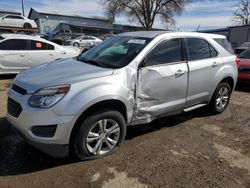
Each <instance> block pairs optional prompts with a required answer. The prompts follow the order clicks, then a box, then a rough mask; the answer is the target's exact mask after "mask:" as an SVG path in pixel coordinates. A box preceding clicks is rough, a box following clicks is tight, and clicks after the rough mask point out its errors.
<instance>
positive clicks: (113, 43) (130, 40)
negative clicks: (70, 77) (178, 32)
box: [79, 36, 151, 68]
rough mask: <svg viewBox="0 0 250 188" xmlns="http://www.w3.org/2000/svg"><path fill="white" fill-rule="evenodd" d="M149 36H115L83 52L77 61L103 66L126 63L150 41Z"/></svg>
mask: <svg viewBox="0 0 250 188" xmlns="http://www.w3.org/2000/svg"><path fill="white" fill-rule="evenodd" d="M150 40H151V39H150V38H142V37H132V36H116V37H112V38H110V39H108V40H106V41H105V42H103V43H101V44H99V45H98V46H96V47H94V48H92V49H90V50H89V51H87V52H86V53H84V54H83V55H82V56H81V57H80V58H79V61H82V62H85V63H90V64H93V65H96V66H100V67H105V68H121V67H124V66H126V65H128V64H129V63H130V62H131V61H132V60H133V59H134V58H135V57H136V56H137V55H138V54H139V53H140V52H141V50H142V49H143V48H144V47H145V46H146V45H147V44H148V43H149V42H150Z"/></svg>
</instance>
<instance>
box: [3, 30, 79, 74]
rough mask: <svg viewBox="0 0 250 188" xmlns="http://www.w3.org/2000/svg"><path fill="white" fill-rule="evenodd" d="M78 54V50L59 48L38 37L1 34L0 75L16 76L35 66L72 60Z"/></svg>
mask: <svg viewBox="0 0 250 188" xmlns="http://www.w3.org/2000/svg"><path fill="white" fill-rule="evenodd" d="M79 54H80V50H79V49H78V48H75V47H64V46H59V45H58V44H55V43H53V42H50V41H48V40H45V39H43V38H41V37H40V36H30V35H23V34H2V35H0V74H16V73H19V72H20V71H22V70H25V69H28V68H30V67H33V66H36V65H40V64H43V63H48V62H51V61H55V60H59V59H66V58H74V57H77V56H78V55H79Z"/></svg>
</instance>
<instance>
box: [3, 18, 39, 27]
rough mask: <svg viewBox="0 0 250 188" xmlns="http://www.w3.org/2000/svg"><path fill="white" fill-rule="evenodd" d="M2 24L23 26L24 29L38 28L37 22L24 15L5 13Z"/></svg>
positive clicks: (5, 25) (4, 25)
mask: <svg viewBox="0 0 250 188" xmlns="http://www.w3.org/2000/svg"><path fill="white" fill-rule="evenodd" d="M0 26H2V27H19V28H20V27H21V28H24V29H33V28H37V25H36V22H35V21H34V20H30V19H28V18H26V17H24V16H19V15H11V14H8V15H5V16H2V17H1V18H0Z"/></svg>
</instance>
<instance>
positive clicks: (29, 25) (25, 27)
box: [23, 23, 32, 29]
mask: <svg viewBox="0 0 250 188" xmlns="http://www.w3.org/2000/svg"><path fill="white" fill-rule="evenodd" d="M23 28H24V29H31V28H32V26H31V24H30V23H25V24H24V25H23Z"/></svg>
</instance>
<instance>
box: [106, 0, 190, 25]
mask: <svg viewBox="0 0 250 188" xmlns="http://www.w3.org/2000/svg"><path fill="white" fill-rule="evenodd" d="M187 1H189V0H102V2H103V5H104V7H105V11H106V14H107V15H109V16H112V17H115V16H116V15H119V14H126V15H127V16H129V18H130V19H134V20H137V21H138V22H139V23H140V24H141V25H142V27H144V28H145V29H147V30H151V29H152V27H153V24H154V22H155V19H156V18H158V17H159V18H160V19H161V21H162V22H163V23H167V24H173V23H174V15H175V14H181V12H182V10H183V9H184V6H185V4H186V3H187Z"/></svg>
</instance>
